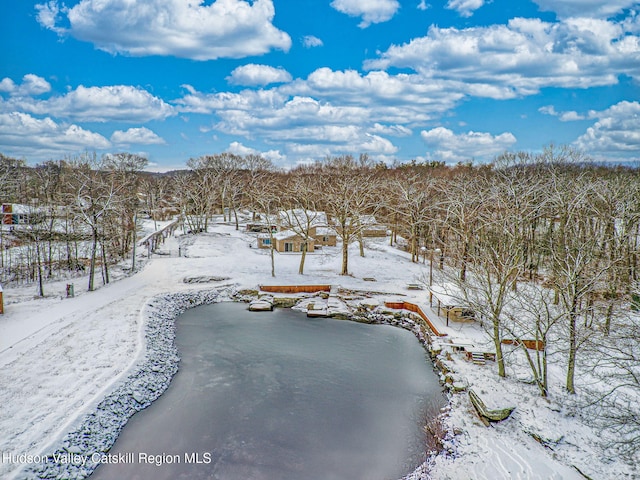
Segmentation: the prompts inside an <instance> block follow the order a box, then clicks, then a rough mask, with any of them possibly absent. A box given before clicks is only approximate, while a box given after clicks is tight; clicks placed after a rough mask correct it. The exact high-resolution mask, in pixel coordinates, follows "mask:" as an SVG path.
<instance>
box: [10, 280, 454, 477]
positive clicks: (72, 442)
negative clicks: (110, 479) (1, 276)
mask: <svg viewBox="0 0 640 480" xmlns="http://www.w3.org/2000/svg"><path fill="white" fill-rule="evenodd" d="M229 300H236V301H246V298H244V296H243V295H234V292H232V291H231V290H230V289H229V287H218V288H216V289H209V290H200V291H194V292H183V293H172V294H164V295H160V296H156V297H154V298H152V299H151V301H150V302H149V303H148V304H147V305H146V307H145V320H144V321H145V325H144V337H145V345H144V349H145V352H144V358H143V360H142V361H141V362H140V363H139V364H138V365H137V367H136V369H135V370H134V371H133V372H132V373H130V374H129V375H128V376H127V378H126V379H125V380H124V381H123V382H122V383H121V384H120V385H119V386H118V387H117V388H116V389H115V390H114V391H112V392H111V393H109V394H108V395H107V396H106V397H105V398H104V399H103V400H102V401H101V402H100V403H99V404H98V405H97V406H96V407H95V409H94V411H93V412H91V413H88V414H87V415H86V416H85V417H84V418H83V419H82V420H81V422H80V424H79V426H78V427H77V428H76V429H75V430H73V431H72V432H70V433H68V434H66V435H65V437H64V438H63V439H62V441H61V442H60V444H59V445H58V446H57V447H56V448H55V450H54V451H53V452H51V453H47V454H44V455H42V456H39V457H38V460H40V461H39V462H38V463H35V464H33V465H30V466H29V467H28V468H26V469H25V470H23V471H22V472H21V473H20V474H19V475H18V477H19V478H21V479H25V480H35V479H47V480H48V479H71V480H74V479H77V480H80V479H84V478H87V477H88V476H90V475H91V473H93V471H94V470H95V469H96V468H97V467H98V466H99V465H100V464H101V463H103V462H104V456H105V455H108V451H109V450H110V449H111V447H112V446H113V444H114V443H115V441H116V439H117V438H118V435H119V434H120V432H121V430H122V429H123V428H124V426H125V425H126V423H127V422H128V420H129V419H130V418H131V417H132V416H133V415H134V414H135V413H136V412H139V411H141V410H143V409H145V408H147V407H148V406H149V405H151V403H152V402H153V401H155V400H156V399H157V398H158V397H160V395H162V393H163V392H164V391H165V390H166V389H167V388H168V387H169V384H170V382H171V379H172V378H173V376H174V375H175V374H176V373H177V371H178V367H179V362H180V357H179V355H178V351H177V348H176V345H175V341H174V339H175V319H176V318H177V317H178V316H179V315H181V314H182V313H184V312H185V311H186V310H188V309H190V308H193V307H197V306H201V305H209V304H213V303H217V302H221V301H229ZM348 319H349V320H351V321H356V322H362V323H371V324H384V325H392V326H397V327H400V328H403V329H406V330H409V331H411V332H412V333H413V334H414V335H415V336H416V337H417V338H418V340H419V341H420V343H421V344H422V345H423V346H424V347H425V349H426V350H427V351H428V352H429V353H430V354H431V356H432V358H434V357H435V353H434V351H433V350H432V349H431V347H430V345H431V338H430V336H429V335H428V334H427V333H426V332H425V329H424V327H423V326H422V325H421V323H420V320H418V319H415V320H414V319H413V318H412V316H411V315H410V314H405V313H400V312H394V313H393V314H390V313H380V312H375V311H370V310H367V309H358V311H357V312H355V313H352V314H351V315H349V316H348ZM442 378H443V377H442V375H441V379H442ZM443 384H444V381H443ZM427 463H428V462H425V463H423V464H422V465H420V466H418V467H417V468H416V469H415V471H414V472H413V473H411V474H409V475H408V476H406V477H404V479H403V480H426V479H427V478H429V477H428V465H427Z"/></svg>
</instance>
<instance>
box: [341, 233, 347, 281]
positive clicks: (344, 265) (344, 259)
mask: <svg viewBox="0 0 640 480" xmlns="http://www.w3.org/2000/svg"><path fill="white" fill-rule="evenodd" d="M340 275H349V242H348V241H347V240H345V239H343V240H342V271H341V272H340Z"/></svg>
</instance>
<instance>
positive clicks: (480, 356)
mask: <svg viewBox="0 0 640 480" xmlns="http://www.w3.org/2000/svg"><path fill="white" fill-rule="evenodd" d="M471 361H472V362H473V363H474V364H475V365H484V364H485V363H486V361H485V359H484V353H482V352H471Z"/></svg>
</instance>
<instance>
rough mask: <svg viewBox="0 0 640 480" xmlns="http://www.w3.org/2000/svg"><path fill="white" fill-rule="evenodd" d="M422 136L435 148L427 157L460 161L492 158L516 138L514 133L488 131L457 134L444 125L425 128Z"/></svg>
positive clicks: (509, 145) (510, 144) (514, 141)
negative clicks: (495, 133)
mask: <svg viewBox="0 0 640 480" xmlns="http://www.w3.org/2000/svg"><path fill="white" fill-rule="evenodd" d="M420 136H421V137H422V140H424V142H425V143H426V144H427V145H428V146H430V147H432V148H433V150H432V152H430V153H428V154H427V157H428V158H429V159H432V160H444V161H447V162H459V161H466V160H471V159H482V160H490V159H491V157H493V156H495V155H497V154H499V153H502V152H504V151H505V150H507V149H508V148H509V147H511V146H512V145H513V144H514V143H516V138H515V137H514V136H513V134H512V133H509V132H505V133H501V134H500V135H495V136H494V135H491V134H490V133H486V132H474V131H470V132H467V133H461V134H455V133H454V132H453V131H451V130H449V129H448V128H444V127H436V128H433V129H431V130H423V131H422V132H420Z"/></svg>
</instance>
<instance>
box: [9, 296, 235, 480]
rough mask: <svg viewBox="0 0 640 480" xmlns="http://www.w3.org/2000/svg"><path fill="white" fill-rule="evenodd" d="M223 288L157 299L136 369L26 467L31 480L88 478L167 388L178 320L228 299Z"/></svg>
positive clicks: (174, 368) (147, 313) (174, 363)
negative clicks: (128, 426) (135, 417)
mask: <svg viewBox="0 0 640 480" xmlns="http://www.w3.org/2000/svg"><path fill="white" fill-rule="evenodd" d="M228 298H229V296H228V292H227V291H226V289H225V288H224V287H221V288H218V289H215V290H205V291H200V292H185V293H176V294H167V295H161V296H158V297H155V298H154V299H153V300H152V301H151V302H150V303H149V304H148V306H147V307H146V308H145V317H146V322H145V345H146V349H145V356H144V360H143V361H142V363H140V364H139V365H138V366H137V367H136V370H135V371H134V372H132V373H131V374H129V376H128V377H127V378H126V379H125V380H124V381H123V382H122V384H120V385H119V386H118V388H116V389H115V390H114V391H113V392H111V393H109V394H108V395H107V396H106V397H105V398H104V400H102V401H101V402H100V403H99V404H98V406H97V407H96V409H95V411H93V412H91V413H90V414H88V415H87V416H86V417H85V418H84V419H83V420H82V422H81V424H80V426H79V427H78V428H77V429H75V430H74V431H72V432H70V433H68V434H67V435H66V436H65V437H64V439H63V440H62V442H61V444H60V445H58V446H57V448H56V449H55V450H54V451H51V452H46V453H45V454H44V455H45V456H46V457H45V459H44V461H43V462H41V463H36V464H35V465H33V466H30V467H29V468H27V469H26V471H24V472H23V473H22V474H21V475H20V476H21V477H23V478H28V479H56V478H65V479H70V478H73V479H80V478H86V477H88V476H89V475H90V474H91V472H93V470H94V469H95V468H97V467H98V466H99V465H100V463H102V462H104V461H105V460H104V459H105V456H106V455H107V452H108V451H109V449H110V448H111V447H112V445H113V443H114V442H115V441H116V439H117V438H118V435H119V434H120V431H121V430H122V428H123V427H124V426H125V424H126V423H127V421H128V420H129V418H131V417H132V416H133V414H135V413H136V412H139V411H140V410H142V409H144V408H147V407H148V406H149V405H150V404H151V403H152V402H153V401H154V400H156V399H157V398H158V397H159V396H160V395H162V393H163V392H164V391H165V390H166V389H167V387H168V386H169V383H170V382H171V378H172V377H173V376H174V375H175V374H176V372H177V371H178V363H179V360H180V359H179V357H178V351H177V349H176V346H175V344H174V341H173V340H174V338H175V324H174V320H175V319H176V317H178V316H179V315H180V314H181V313H183V312H184V311H185V310H187V309H188V308H192V307H196V306H198V305H206V304H211V303H215V302H218V301H221V299H228Z"/></svg>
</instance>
